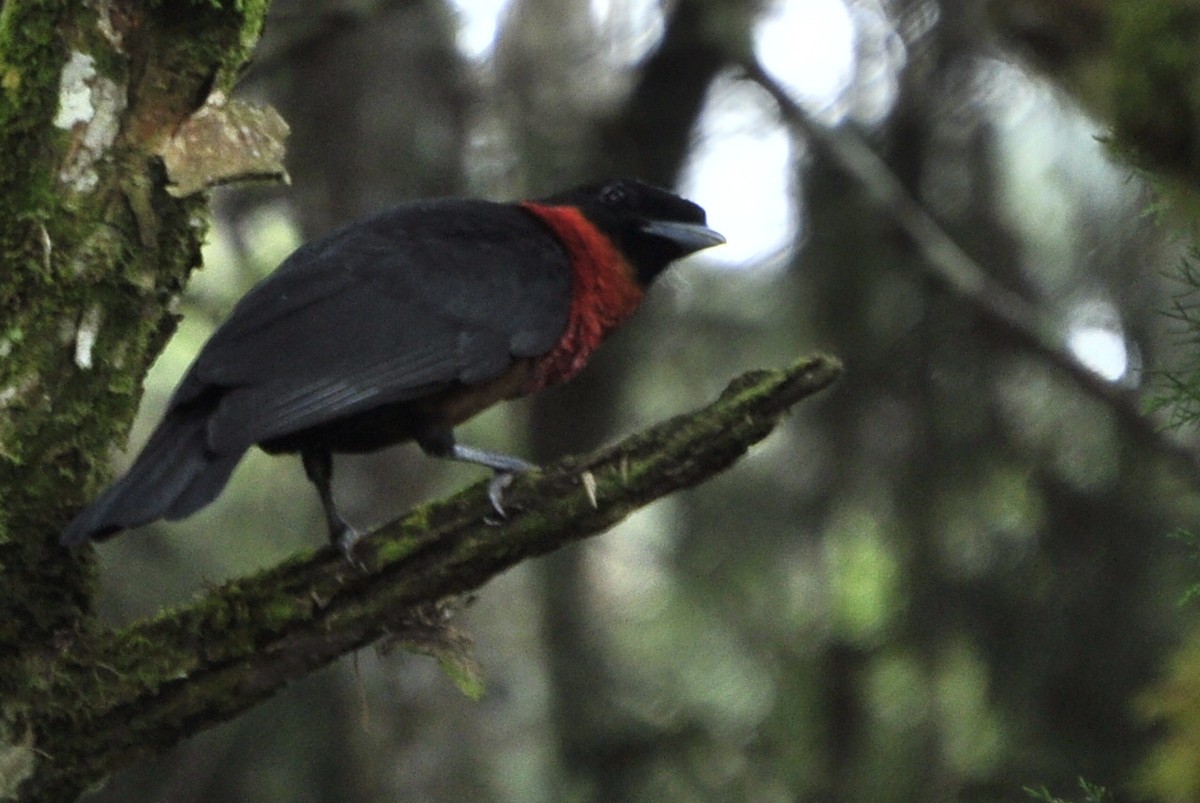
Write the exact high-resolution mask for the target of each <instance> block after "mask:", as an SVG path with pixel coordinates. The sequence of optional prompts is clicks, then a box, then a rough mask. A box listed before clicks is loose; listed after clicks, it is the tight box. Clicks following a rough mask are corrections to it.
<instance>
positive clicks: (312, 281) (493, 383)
mask: <svg viewBox="0 0 1200 803" xmlns="http://www.w3.org/2000/svg"><path fill="white" fill-rule="evenodd" d="M724 241H725V240H724V238H723V237H722V236H721V235H720V234H718V233H717V232H715V231H713V230H712V229H710V228H708V227H707V226H706V225H705V214H704V210H703V209H701V208H700V207H699V206H697V205H696V204H694V203H692V202H690V201H687V200H685V199H683V198H680V197H678V196H677V195H673V194H672V193H669V192H667V191H665V190H661V189H658V188H655V187H652V186H649V185H647V184H643V183H641V182H638V181H634V180H617V181H611V182H608V183H604V184H598V185H592V186H586V187H581V188H578V189H574V190H569V191H566V192H563V193H560V194H558V195H553V196H550V197H548V198H543V199H539V200H536V201H525V202H521V203H493V202H489V201H480V200H461V199H443V200H431V201H420V202H416V203H411V204H405V205H402V206H398V207H396V208H394V209H392V210H390V211H387V212H384V213H382V214H380V215H377V216H375V217H371V218H367V219H365V220H361V221H356V222H353V223H350V224H348V225H346V226H343V227H341V228H339V229H337V230H335V231H333V232H331V233H330V234H328V235H326V236H324V237H321V238H320V239H317V240H314V241H313V242H311V243H308V244H306V245H304V246H302V247H301V248H299V249H297V250H296V251H295V252H294V253H293V254H292V255H291V256H289V257H288V258H287V259H286V260H284V262H283V263H282V264H281V265H280V266H279V267H278V268H277V269H276V270H275V271H274V273H272V274H271V275H270V276H268V277H267V278H266V279H264V280H263V281H262V282H260V283H259V284H258V285H257V286H256V287H254V289H252V290H251V291H250V292H249V293H247V294H246V296H245V297H244V298H243V299H242V300H241V301H240V302H239V303H238V304H237V306H236V307H234V309H233V312H232V313H230V315H229V318H228V319H227V320H226V321H225V322H224V323H223V324H221V326H220V327H218V329H217V330H216V331H215V332H214V333H213V335H212V337H211V338H210V339H209V340H208V342H207V343H206V344H205V346H204V348H203V349H201V351H200V354H199V355H198V356H197V357H196V360H195V362H194V363H192V366H191V367H190V368H189V369H188V372H187V373H186V374H185V375H184V377H183V380H182V381H181V382H180V383H179V387H178V388H176V390H175V393H174V395H173V396H172V397H171V400H170V403H169V404H168V407H167V412H166V414H165V415H164V417H163V420H162V421H161V422H160V423H159V425H158V427H157V428H156V429H155V430H154V433H153V434H152V435H151V436H150V439H149V441H148V442H147V443H146V445H145V446H144V447H143V449H142V452H141V454H139V455H138V458H137V460H135V461H134V463H133V466H132V467H131V468H130V469H129V471H128V473H126V474H125V476H123V477H121V478H120V479H119V480H117V482H116V483H115V484H113V485H112V486H111V487H110V488H109V489H108V490H107V491H105V492H104V493H103V494H101V495H100V497H99V498H97V499H96V500H95V501H93V502H92V503H91V504H90V505H88V506H87V507H86V508H84V509H83V510H82V511H81V512H80V513H79V514H78V515H77V516H76V517H75V518H74V519H73V520H72V521H71V522H70V523H69V524H68V525H67V526H66V528H65V529H64V530H63V533H62V542H63V543H64V544H67V545H76V544H81V543H83V542H85V541H88V540H89V539H96V540H99V539H104V538H108V537H110V536H112V535H114V534H116V533H118V532H120V531H121V530H124V529H127V528H131V527H138V526H140V525H143V524H147V523H149V522H152V521H155V520H157V519H162V518H165V519H172V520H174V519H180V518H183V517H185V516H187V515H189V514H191V513H193V512H195V511H196V510H198V509H200V508H201V507H203V506H204V505H206V504H208V503H209V502H211V501H212V500H213V499H215V498H216V497H217V495H218V494H219V493H220V492H221V489H222V488H224V487H225V483H226V482H227V481H228V479H229V475H230V474H231V473H232V472H233V469H234V467H235V466H236V465H237V463H238V461H239V460H241V458H242V455H243V454H245V452H246V450H247V449H249V448H250V447H251V446H253V445H255V444H257V445H259V446H260V447H262V448H263V449H264V450H265V451H267V452H269V453H271V454H276V453H281V452H298V453H299V454H300V457H301V459H302V460H303V463H304V469H305V472H306V473H307V475H308V477H309V479H310V480H312V482H313V484H314V485H315V486H316V488H317V492H318V493H319V494H320V496H321V503H322V505H323V507H324V510H325V517H326V520H327V522H328V525H329V535H330V539H331V540H332V541H333V543H334V544H336V545H338V546H339V547H340V548H342V549H343V551H347V552H348V550H349V548H350V546H351V545H352V544H353V542H354V540H355V538H356V537H357V536H356V534H355V532H354V530H353V529H352V528H351V527H350V526H349V525H348V524H347V523H346V521H345V520H344V519H343V518H342V517H341V515H340V514H339V513H338V512H337V508H336V506H335V505H334V501H333V496H332V492H331V490H330V479H331V475H332V458H331V455H332V453H334V452H370V451H374V450H376V449H381V448H383V447H385V446H390V445H392V444H396V443H401V442H403V441H408V440H414V441H416V442H417V443H418V444H419V445H420V446H421V448H422V449H424V450H425V452H426V453H428V454H431V455H435V456H438V457H447V458H452V459H456V460H464V461H468V462H472V463H478V464H480V465H483V466H487V467H488V468H491V469H493V470H494V471H495V472H496V476H495V478H494V479H493V482H492V484H491V485H490V486H489V495H490V496H491V499H492V503H493V505H494V506H496V508H497V509H499V508H500V492H501V490H502V488H503V487H504V485H505V483H506V482H507V481H508V480H509V479H511V474H512V473H513V472H517V471H522V470H524V469H527V468H529V467H530V466H529V464H528V463H526V462H524V461H523V460H520V459H518V458H515V457H509V456H507V455H501V454H492V453H489V452H484V451H481V450H479V449H473V448H471V447H469V446H464V445H461V444H458V443H456V442H455V440H454V427H455V426H456V425H457V424H459V423H461V422H463V421H465V420H466V419H468V418H470V417H471V416H473V415H475V414H476V413H478V412H480V411H482V410H484V409H486V408H487V407H490V406H491V405H493V404H495V403H496V402H498V401H501V400H503V399H509V398H513V397H516V396H523V395H527V394H530V393H535V392H537V391H539V390H541V389H542V388H544V387H547V386H548V385H552V384H555V383H557V382H563V381H566V380H568V379H570V378H571V377H573V376H574V375H575V374H576V373H578V372H579V370H580V369H582V368H583V366H584V364H585V363H586V362H587V360H588V357H589V356H590V355H591V353H592V352H593V351H594V350H595V349H596V348H597V347H598V346H599V345H600V343H601V342H602V341H603V340H604V339H605V337H606V336H607V335H608V334H609V333H610V332H611V331H612V330H613V329H614V328H616V327H617V326H619V325H620V324H622V323H623V322H624V321H625V320H626V319H627V318H628V317H629V316H630V315H632V314H633V312H634V310H635V309H636V308H637V306H638V304H639V303H640V301H641V298H642V293H643V291H644V290H645V288H646V287H647V286H649V285H650V283H651V282H653V281H654V279H655V278H656V277H657V276H658V275H659V274H660V273H661V272H662V271H663V270H664V269H665V268H666V267H667V265H668V264H669V263H670V262H671V261H673V260H675V259H679V258H680V257H683V256H686V255H687V254H690V253H692V252H694V251H698V250H700V249H703V248H708V247H710V246H713V245H717V244H719V243H722V242H724Z"/></svg>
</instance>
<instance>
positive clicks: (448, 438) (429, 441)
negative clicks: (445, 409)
mask: <svg viewBox="0 0 1200 803" xmlns="http://www.w3.org/2000/svg"><path fill="white" fill-rule="evenodd" d="M418 443H420V445H421V448H422V449H424V450H425V453H426V454H430V455H433V456H434V457H444V458H446V459H448V460H458V461H460V462H463V463H474V464H475V465H477V466H486V467H488V468H490V469H491V470H492V471H494V472H496V473H495V476H493V477H492V481H491V482H489V483H488V490H487V495H488V501H490V502H491V503H492V508H493V509H495V511H496V512H497V513H499V514H500V515H501V516H504V515H505V513H504V505H503V497H504V489H505V488H507V487H508V486H509V484H510V483H511V482H512V479H513V475H514V474H520V473H521V472H522V471H529V470H530V469H532V468H537V466H535V465H534V464H533V463H529V462H526V461H525V460H522V459H521V458H519V457H512V456H511V455H506V454H497V453H495V452H485V451H483V450H482V449H476V448H474V447H473V446H463V445H462V444H460V443H455V441H454V433H453V432H450V431H449V430H446V431H442V432H437V433H434V434H432V435H429V436H427V437H423V438H421V439H420V440H419V441H418Z"/></svg>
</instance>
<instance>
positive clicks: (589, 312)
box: [521, 202, 643, 393]
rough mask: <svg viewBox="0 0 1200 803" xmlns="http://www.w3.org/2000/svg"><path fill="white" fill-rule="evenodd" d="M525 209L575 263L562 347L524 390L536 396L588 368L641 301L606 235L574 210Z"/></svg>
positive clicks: (622, 259) (551, 354) (631, 271)
mask: <svg viewBox="0 0 1200 803" xmlns="http://www.w3.org/2000/svg"><path fill="white" fill-rule="evenodd" d="M521 206H522V207H524V208H525V209H527V210H528V211H529V212H531V213H533V214H534V215H535V216H536V217H537V218H538V219H539V220H541V221H542V222H543V223H545V224H546V225H547V226H549V227H550V230H551V231H553V232H554V234H555V235H556V236H557V237H558V239H559V240H560V241H561V242H562V244H563V246H564V247H566V249H567V256H568V257H569V258H570V260H571V311H570V313H569V314H568V316H567V328H566V329H565V330H564V331H563V334H562V337H561V338H559V340H558V343H556V344H555V346H554V348H552V349H551V350H550V352H549V353H548V354H546V356H544V357H542V358H541V359H540V360H538V362H537V364H536V365H535V366H534V375H533V377H532V378H531V379H530V381H529V384H528V385H526V387H525V388H523V390H524V391H525V392H526V393H534V392H536V391H539V390H541V389H542V388H544V387H546V386H547V385H554V384H557V383H559V382H566V381H567V380H568V379H570V378H571V377H573V376H575V374H577V373H579V372H580V371H581V370H582V369H583V366H584V365H586V364H587V361H588V357H590V356H591V354H592V352H593V351H595V350H596V349H597V348H599V347H600V344H601V343H603V342H604V339H605V338H606V337H608V334H609V333H610V332H612V330H613V329H616V328H617V327H618V326H620V325H621V324H622V323H624V322H625V321H626V320H628V319H629V316H631V315H632V314H633V312H634V310H636V309H637V308H638V305H639V304H640V303H641V301H642V292H643V291H642V288H641V286H640V285H639V284H638V283H637V279H636V278H635V275H636V274H635V273H634V269H633V266H632V265H630V264H629V261H628V260H627V259H625V256H624V255H623V254H622V253H621V252H620V250H619V249H618V248H617V247H616V246H615V245H614V244H613V242H612V240H610V239H609V238H608V236H607V235H605V234H604V232H602V231H600V229H598V228H596V226H595V225H594V224H593V223H591V222H590V221H589V220H588V219H587V218H586V217H584V215H583V213H582V212H580V211H579V209H577V208H576V207H574V206H545V205H542V204H535V203H531V202H526V203H523V204H521Z"/></svg>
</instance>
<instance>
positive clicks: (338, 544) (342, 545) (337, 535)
mask: <svg viewBox="0 0 1200 803" xmlns="http://www.w3.org/2000/svg"><path fill="white" fill-rule="evenodd" d="M361 539H362V533H360V532H359V531H358V530H356V529H354V528H353V527H351V526H350V525H349V523H347V522H346V520H345V519H343V518H342V517H340V516H339V517H338V520H337V521H336V522H330V527H329V540H330V542H331V543H332V544H333V545H334V547H335V548H336V549H337V551H338V552H341V553H342V557H343V558H344V559H345V561H346V563H348V564H350V565H351V566H353V567H354V568H355V569H362V568H364V567H363V563H362V561H360V560H359V559H358V558H356V557H354V547H355V546H356V545H357V544H358V542H359V541H360V540H361Z"/></svg>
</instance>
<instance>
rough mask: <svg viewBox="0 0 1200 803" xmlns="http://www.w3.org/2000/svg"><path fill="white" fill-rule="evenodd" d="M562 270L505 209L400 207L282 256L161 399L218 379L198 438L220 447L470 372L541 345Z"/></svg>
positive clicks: (536, 236) (553, 317) (529, 224)
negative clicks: (204, 431)
mask: <svg viewBox="0 0 1200 803" xmlns="http://www.w3.org/2000/svg"><path fill="white" fill-rule="evenodd" d="M446 203H447V204H448V203H449V202H446ZM430 210H433V213H432V214H431V213H430ZM448 212H449V213H450V214H447V213H448ZM570 282H571V280H570V265H569V264H568V262H567V258H566V255H565V252H564V251H563V250H562V248H561V247H560V246H558V245H557V243H556V241H554V240H553V239H551V237H550V235H549V234H548V233H547V232H546V230H545V229H543V228H541V226H540V224H538V223H537V222H536V221H533V220H532V219H531V218H530V217H528V216H527V215H526V213H524V212H522V211H520V210H518V209H514V208H512V207H507V206H500V205H496V204H484V203H481V202H454V204H453V208H451V209H446V208H445V205H443V206H442V207H431V206H428V205H426V206H422V207H418V208H413V207H402V208H400V209H398V210H393V212H391V213H388V214H385V215H383V216H380V217H378V218H375V219H373V220H371V221H367V222H366V223H360V224H357V225H354V226H351V227H348V228H345V229H342V230H340V231H338V232H335V233H333V234H331V235H330V236H328V237H326V238H324V239H323V240H318V241H316V242H314V243H312V244H310V245H308V246H305V247H304V248H302V249H301V250H299V251H297V252H296V253H295V254H294V255H293V256H292V257H289V258H288V260H286V261H285V263H284V264H283V265H281V266H280V268H279V269H278V270H277V271H276V272H275V273H274V274H272V275H271V276H270V277H268V278H267V279H266V280H265V281H264V282H263V283H261V284H260V285H259V286H257V287H256V288H255V289H254V290H252V291H251V292H250V293H249V294H248V295H247V296H246V297H245V298H244V299H243V300H242V301H241V302H240V303H239V304H238V305H237V307H235V309H234V311H233V312H232V313H231V315H230V317H229V319H228V320H227V321H226V322H225V323H224V324H222V326H221V327H220V328H219V329H218V330H217V331H216V332H215V333H214V334H213V336H212V338H211V339H210V340H209V342H208V343H207V344H206V345H205V346H204V348H203V349H202V350H201V352H200V355H199V356H198V357H197V358H196V361H195V363H194V364H193V365H192V368H191V369H190V370H189V372H188V374H187V375H186V376H185V377H184V380H183V381H182V382H181V383H180V386H179V388H178V390H177V391H176V393H175V396H174V397H173V399H172V406H182V405H186V404H188V403H189V401H191V400H194V399H198V398H200V397H202V396H203V395H204V394H205V393H206V392H210V391H211V390H213V389H215V390H216V391H217V392H219V393H220V394H221V401H220V404H219V405H218V407H217V409H216V411H215V412H214V413H213V415H212V416H211V417H210V420H209V431H208V439H209V444H210V447H211V448H212V449H213V450H214V451H216V452H218V453H224V452H227V451H231V450H234V449H238V448H245V447H246V446H248V445H250V444H252V443H258V442H262V441H265V440H270V439H272V438H277V437H280V436H283V435H287V434H289V433H292V432H297V431H300V430H303V429H306V428H308V427H312V426H315V425H318V424H322V423H328V422H331V421H334V420H337V419H339V418H343V417H345V416H348V415H352V414H354V413H357V412H361V411H363V410H368V409H370V408H372V407H375V406H378V405H381V404H387V403H391V402H397V401H403V400H405V399H409V398H414V397H417V396H421V395H424V394H427V393H433V392H436V391H438V390H441V389H444V388H447V387H450V386H451V385H453V384H454V383H463V384H467V385H471V384H475V383H478V382H483V381H486V380H488V379H491V378H493V377H495V376H497V375H499V374H500V373H502V372H503V371H504V369H505V368H507V367H508V366H509V365H511V364H512V361H513V359H514V358H520V357H533V356H539V355H541V354H544V353H546V352H548V351H549V350H550V349H551V348H553V346H554V344H555V343H556V342H557V341H558V339H559V337H560V335H561V333H562V331H563V329H564V328H565V327H566V322H567V314H568V311H569V308H570V293H571V283H570Z"/></svg>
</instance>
